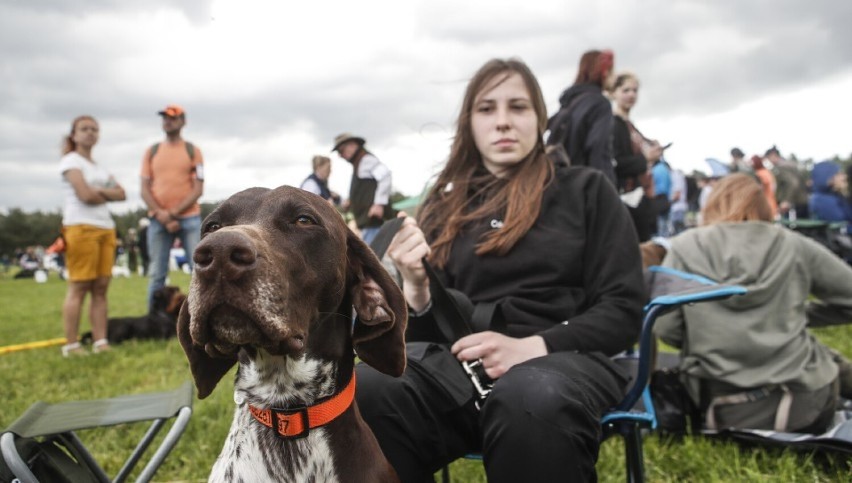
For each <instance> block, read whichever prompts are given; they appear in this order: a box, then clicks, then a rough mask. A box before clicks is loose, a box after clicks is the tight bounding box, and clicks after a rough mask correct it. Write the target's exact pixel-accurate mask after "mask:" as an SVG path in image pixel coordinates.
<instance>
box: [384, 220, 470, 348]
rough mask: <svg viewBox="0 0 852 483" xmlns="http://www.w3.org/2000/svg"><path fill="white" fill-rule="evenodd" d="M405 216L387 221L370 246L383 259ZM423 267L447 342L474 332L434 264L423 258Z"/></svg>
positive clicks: (433, 304) (441, 329) (435, 314)
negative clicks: (442, 281)
mask: <svg viewBox="0 0 852 483" xmlns="http://www.w3.org/2000/svg"><path fill="white" fill-rule="evenodd" d="M403 220H404V218H394V219H393V220H388V221H386V222H385V223H384V224H383V225H382V227H381V228H380V229H379V232H378V233H377V234H376V237H375V238H374V239H373V242H372V243H371V244H370V248H372V249H373V252H374V253H375V254H376V256H377V257H378V258H379V260H381V259H382V258H383V257H384V256H385V252H387V250H388V246H390V243H391V241H392V240H393V237H394V235H396V233H397V232H398V231H399V229H400V228H401V227H402V222H403ZM423 268H424V269H425V270H426V274H427V275H428V276H429V291H430V292H431V294H432V314H433V315H434V317H435V321H436V322H437V324H438V329H440V331H441V334H443V335H444V337H445V338H446V339H447V342H449V343H453V342H455V341H457V340H459V339H461V338H462V337H464V336H466V335H470V334H472V333H473V329H472V328H471V326H470V324H469V323H468V320H467V317H465V316H464V314H463V313H462V311H461V309H460V308H459V306H458V304H457V303H456V301H455V299H454V298H453V297H452V296H451V295H450V294H449V292H447V288H446V287H444V284H443V283H441V278H440V277H438V274H437V273H436V272H435V269H434V268H432V265H430V264H429V262H427V261H426V259H425V258H424V259H423Z"/></svg>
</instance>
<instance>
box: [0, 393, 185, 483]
mask: <svg viewBox="0 0 852 483" xmlns="http://www.w3.org/2000/svg"><path fill="white" fill-rule="evenodd" d="M192 402H193V390H192V384H191V383H190V382H185V383H184V384H183V385H182V386H181V387H179V388H177V389H175V390H172V391H165V392H157V393H144V394H137V395H129V396H119V397H114V398H108V399H97V400H90V401H68V402H61V403H56V404H48V403H44V402H41V401H39V402H37V403H35V404H33V405H32V406H30V407H29V409H27V411H26V412H25V413H24V414H23V415H22V416H21V417H19V418H18V419H17V420H16V421H15V422H13V423H12V425H11V426H9V427H8V428H7V429H5V430H4V431H3V434H2V436H0V449H2V456H3V459H4V460H5V463H6V466H7V467H8V469H9V470H10V471H11V473H12V474H13V475H15V477H16V478H17V481H20V482H21V483H38V481H39V480H38V479H37V478H36V476H35V475H34V472H33V470H32V469H31V468H30V467H29V465H28V462H27V461H24V459H23V458H22V456H21V454H19V451H18V445H17V444H16V441H17V442H18V443H20V439H23V438H41V439H42V440H47V439H49V438H55V439H56V440H58V441H60V442H61V443H63V444H64V445H65V446H66V448H67V449H68V451H69V452H70V453H71V454H72V455H74V456H75V457H76V459H77V460H78V461H77V464H78V465H79V466H83V467H85V469H86V470H87V471H88V472H89V473H91V474H93V475H94V478H95V479H96V480H97V481H101V482H110V481H115V482H123V481H125V480H126V479H127V478H128V476H129V475H130V473H131V472H132V471H133V469H134V468H135V467H136V465H137V464H138V463H139V461H140V460H141V458H142V455H143V454H144V453H145V451H146V450H147V449H148V447H149V446H150V445H151V443H152V442H153V441H154V439H155V438H156V436H157V435H158V434H159V432H160V430H162V429H163V428H164V427H165V426H166V423H167V422H168V421H169V420H170V419H172V418H174V421H173V422H172V424H171V426H170V427H169V430H168V432H167V433H166V435H165V437H164V438H163V440H162V442H161V443H160V445H159V446H158V447H157V449H156V450H155V451H154V453H153V455H152V456H151V457H150V459H149V460H148V463H147V464H146V465H145V467H144V468H143V469H142V471H141V472H140V473H139V475H138V477H137V479H136V481H137V482H147V481H150V480H151V479H152V478H153V476H154V473H156V471H157V469H158V468H159V467H160V465H162V463H163V461H165V459H166V456H168V454H169V453H170V452H171V450H172V449H173V448H174V446H175V444H177V442H178V440H179V439H180V437H181V436H182V435H183V432H184V431H185V430H186V427H187V424H188V423H189V418H190V416H191V415H192ZM143 421H152V423H151V426H150V427H149V428H148V430H147V432H146V433H145V435H144V436H143V437H142V439H141V440H140V441H139V444H138V445H137V446H136V448H135V449H134V450H133V452H132V453H131V454H130V456H129V457H128V458H127V460H126V461H125V463H124V465H123V466H122V468H121V469H120V470H119V472H118V474H117V475H116V476H115V478H114V479H110V477H109V476H108V475H107V474H106V472H105V471H104V470H103V469H102V468H101V467H100V465H98V463H97V462H96V461H95V459H94V457H93V456H92V454H91V453H90V452H89V451H88V450H87V449H86V447H85V446H84V445H83V442H82V441H81V440H80V438H78V437H77V435H76V433H75V431H78V430H83V429H92V428H98V427H106V426H113V425H117V424H128V423H137V422H143Z"/></svg>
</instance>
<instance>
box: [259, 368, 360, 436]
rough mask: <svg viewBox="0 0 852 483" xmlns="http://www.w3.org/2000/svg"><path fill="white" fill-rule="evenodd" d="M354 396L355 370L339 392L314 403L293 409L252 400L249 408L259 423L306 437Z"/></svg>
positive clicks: (341, 411)
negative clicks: (261, 405)
mask: <svg viewBox="0 0 852 483" xmlns="http://www.w3.org/2000/svg"><path fill="white" fill-rule="evenodd" d="M354 399H355V371H352V377H351V378H350V379H349V383H348V384H347V385H346V387H344V388H343V390H342V391H340V392H339V393H337V394H335V395H333V396H331V397H329V398H327V399H325V400H323V401H322V402H319V403H317V404H314V405H313V406H305V407H299V408H292V409H278V408H272V409H260V408H256V407H254V406H252V405H251V404H249V412H251V415H252V416H254V419H256V420H257V421H258V422H259V423H260V424H262V425H264V426H266V427H267V428H273V429H275V432H276V433H277V434H278V436H281V437H282V438H284V439H296V438H303V437H305V436H307V435H308V431H309V430H311V429H313V428H318V427H320V426H325V425H326V424H328V423H330V422H332V421H334V420H335V419H336V418H337V417H338V416H340V415H341V414H343V412H344V411H346V410H347V409H348V408H349V406H351V405H352V401H353V400H354Z"/></svg>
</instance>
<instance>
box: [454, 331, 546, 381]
mask: <svg viewBox="0 0 852 483" xmlns="http://www.w3.org/2000/svg"><path fill="white" fill-rule="evenodd" d="M450 350H451V351H452V352H453V354H454V355H455V356H456V358H457V359H458V360H460V361H475V360H476V359H482V365H483V367H484V368H485V373H486V374H488V377H490V378H491V379H497V378H498V377H500V376H502V375H503V374H505V373H506V371H508V370H509V369H511V368H512V366H514V365H515V364H520V363H522V362H526V361H528V360H530V359H534V358H536V357H541V356H545V355H547V346H546V345H545V343H544V339H543V338H541V336H538V335H533V336H530V337H524V338H523V339H516V338H514V337H509V336H506V335H503V334H500V333H497V332H492V331H490V330H489V331H485V332H477V333H475V334H471V335H468V336H465V337H462V338H461V339H459V340H457V341H456V343H455V344H453V346H452V348H451V349H450Z"/></svg>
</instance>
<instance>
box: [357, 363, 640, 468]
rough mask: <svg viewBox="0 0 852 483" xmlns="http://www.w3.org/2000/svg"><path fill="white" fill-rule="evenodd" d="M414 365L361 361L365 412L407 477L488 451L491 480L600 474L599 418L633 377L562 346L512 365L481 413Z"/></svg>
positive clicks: (386, 450)
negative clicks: (389, 366) (390, 371)
mask: <svg viewBox="0 0 852 483" xmlns="http://www.w3.org/2000/svg"><path fill="white" fill-rule="evenodd" d="M410 367H411V366H410V365H409V368H408V369H406V372H405V374H403V376H402V377H400V378H393V377H390V376H386V375H384V374H381V373H379V372H377V371H375V370H374V369H372V368H370V367H368V366H366V365H364V364H359V365H358V366H357V368H356V370H357V373H358V391H357V392H356V397H357V400H358V406H359V408H360V410H361V414H362V415H363V417H364V420H366V422H367V424H369V426H370V428H371V429H372V430H373V432H374V433H375V434H376V438H378V440H379V445H380V446H381V447H382V450H383V451H384V453H385V456H386V457H387V458H388V460H389V461H390V463H391V465H393V467H394V468H395V469H396V471H397V473H398V474H399V476H400V478H401V479H402V481H403V482H406V483H407V482H423V481H432V475H433V474H434V472H435V471H437V470H439V469H440V468H442V467H443V466H445V465H447V464H448V463H450V462H452V461H454V460H456V459H458V458H460V457H462V456H464V455H465V454H467V453H471V452H476V451H481V452H482V454H483V459H484V463H485V471H486V473H487V476H488V481H489V482H501V481H506V482H518V481H594V480H595V479H596V473H595V463H596V461H597V457H598V447H599V444H600V433H601V430H600V418H601V415H602V414H603V413H604V412H605V411H606V410H607V409H608V408H610V407H612V406H613V405H615V404H616V403H617V402H618V401H619V400H620V399H621V397H622V395H623V389H624V385H625V379H624V376H623V375H622V373H621V372H620V370H619V369H618V368H616V367H615V366H614V365H612V363H611V362H610V361H609V360H608V359H606V358H603V357H600V358H598V357H595V356H590V355H585V354H578V353H575V352H559V353H554V354H550V355H548V356H545V357H540V358H537V359H532V360H530V361H527V362H525V363H523V364H519V365H517V366H515V367H513V368H512V369H511V370H510V371H509V372H507V373H506V374H505V375H503V377H501V378H500V379H499V380H498V381H497V382H496V383H495V385H494V389H493V391H492V393H491V394H490V395H489V396H488V399H487V401H486V403H485V405H484V406H483V408H482V411H481V412H480V411H477V410H476V408H475V407H474V405H473V403H472V402H469V403H468V404H466V405H464V406H463V407H461V408H459V407H458V404H454V402H453V398H451V397H450V396H449V395H448V393H447V392H446V391H445V390H444V389H443V388H441V387H438V386H437V385H436V384H435V383H434V380H430V379H429V378H427V377H423V376H422V375H420V374H418V373H417V372H416V371H413V370H411V369H410Z"/></svg>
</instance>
